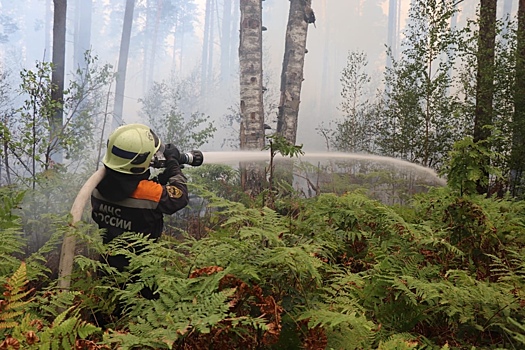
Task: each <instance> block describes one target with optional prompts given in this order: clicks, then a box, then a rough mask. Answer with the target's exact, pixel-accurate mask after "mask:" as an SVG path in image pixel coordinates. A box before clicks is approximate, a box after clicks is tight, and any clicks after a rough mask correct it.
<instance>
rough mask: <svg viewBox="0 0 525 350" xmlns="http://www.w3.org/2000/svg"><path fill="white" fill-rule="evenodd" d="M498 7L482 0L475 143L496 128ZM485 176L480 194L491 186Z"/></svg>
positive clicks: (478, 187)
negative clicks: (493, 121)
mask: <svg viewBox="0 0 525 350" xmlns="http://www.w3.org/2000/svg"><path fill="white" fill-rule="evenodd" d="M496 8H497V0H480V14H479V38H478V53H477V60H478V67H477V68H478V71H477V86H476V110H475V116H474V142H480V141H485V140H487V139H488V138H489V137H490V130H489V129H487V128H486V126H489V125H492V114H493V106H492V102H493V99H494V55H495V45H496ZM487 147H489V146H487ZM483 163H484V164H482V166H483V168H484V169H487V167H488V165H489V163H490V160H489V159H485V160H484V161H483ZM483 177H484V178H483V179H482V180H480V181H478V185H477V191H478V193H479V194H483V193H487V192H488V186H487V185H486V184H488V179H489V174H488V172H487V171H485V173H484V175H483Z"/></svg>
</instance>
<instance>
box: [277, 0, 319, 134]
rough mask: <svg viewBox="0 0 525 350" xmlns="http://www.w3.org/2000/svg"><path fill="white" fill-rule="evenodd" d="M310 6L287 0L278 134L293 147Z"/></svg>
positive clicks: (307, 0)
mask: <svg viewBox="0 0 525 350" xmlns="http://www.w3.org/2000/svg"><path fill="white" fill-rule="evenodd" d="M311 4H312V1H311V0H290V12H289V14H288V25H287V27H286V40H285V44H284V45H285V46H284V58H283V68H282V72H281V98H280V101H279V107H278V115H277V132H278V133H279V134H281V135H282V136H283V137H284V138H285V139H286V140H287V141H288V142H290V143H292V144H295V142H296V139H297V124H298V116H299V104H300V102H301V87H302V83H303V80H304V79H303V76H304V74H303V68H304V56H305V54H306V36H307V34H308V25H309V24H310V23H315V14H314V12H313V10H312V7H311Z"/></svg>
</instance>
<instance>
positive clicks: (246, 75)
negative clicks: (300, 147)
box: [239, 0, 264, 192]
mask: <svg viewBox="0 0 525 350" xmlns="http://www.w3.org/2000/svg"><path fill="white" fill-rule="evenodd" d="M240 12H241V18H240V28H241V29H240V37H239V70H240V100H241V102H240V108H241V111H240V112H241V125H240V148H241V150H261V149H262V148H263V147H264V108H263V97H262V94H263V91H262V79H263V72H262V5H261V1H260V0H241V2H240ZM261 177H262V174H261V169H260V168H259V167H258V166H257V165H255V164H246V165H245V166H241V182H242V185H243V188H244V189H246V190H252V192H258V191H259V189H260V186H261Z"/></svg>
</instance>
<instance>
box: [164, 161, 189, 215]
mask: <svg viewBox="0 0 525 350" xmlns="http://www.w3.org/2000/svg"><path fill="white" fill-rule="evenodd" d="M162 175H164V176H163V177H164V179H165V181H166V182H165V183H162V182H161V185H162V195H161V198H160V201H159V209H160V211H162V212H163V213H164V214H169V215H171V214H173V213H175V212H176V211H178V210H181V209H182V208H184V207H185V206H187V205H188V202H189V197H188V187H187V186H186V182H187V179H186V176H184V174H183V173H182V171H181V169H180V166H179V162H178V161H177V160H176V159H173V158H171V159H169V160H168V161H167V162H166V169H165V170H164V173H163V174H162ZM164 179H163V180H164ZM159 180H160V176H159ZM163 182H164V181H163Z"/></svg>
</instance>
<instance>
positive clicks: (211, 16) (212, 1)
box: [201, 0, 217, 102]
mask: <svg viewBox="0 0 525 350" xmlns="http://www.w3.org/2000/svg"><path fill="white" fill-rule="evenodd" d="M216 5H217V4H216V0H206V11H205V17H204V38H203V41H202V61H201V96H202V97H203V99H204V101H205V102H206V101H207V97H208V95H209V92H210V86H212V85H213V49H214V42H215V17H216V13H215V11H216V8H217V6H216Z"/></svg>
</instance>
